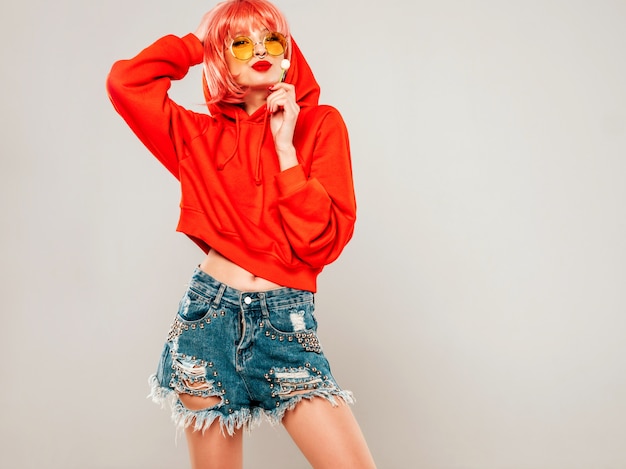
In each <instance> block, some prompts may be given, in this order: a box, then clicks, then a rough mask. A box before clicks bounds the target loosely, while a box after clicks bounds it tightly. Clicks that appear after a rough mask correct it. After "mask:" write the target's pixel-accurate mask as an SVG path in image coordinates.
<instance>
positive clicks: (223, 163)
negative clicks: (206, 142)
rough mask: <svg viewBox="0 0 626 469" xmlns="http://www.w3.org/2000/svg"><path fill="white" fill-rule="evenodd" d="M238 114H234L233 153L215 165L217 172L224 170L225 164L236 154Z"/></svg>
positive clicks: (237, 147) (237, 146)
mask: <svg viewBox="0 0 626 469" xmlns="http://www.w3.org/2000/svg"><path fill="white" fill-rule="evenodd" d="M239 127H240V126H239V114H237V113H235V129H237V130H236V134H235V146H234V148H233V151H232V152H231V154H230V156H229V157H228V158H226V159H225V160H224V161H222V162H221V163H218V164H217V170H218V171H222V170H223V169H224V167H225V166H226V163H228V162H229V161H230V160H232V159H233V158H234V157H235V155H236V154H237V150H239V134H240V131H239Z"/></svg>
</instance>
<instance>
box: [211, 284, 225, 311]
mask: <svg viewBox="0 0 626 469" xmlns="http://www.w3.org/2000/svg"><path fill="white" fill-rule="evenodd" d="M224 291H226V284H224V283H222V284H220V288H219V290H217V293H216V294H215V299H214V300H213V307H215V308H217V307H218V306H219V305H220V301H222V295H224Z"/></svg>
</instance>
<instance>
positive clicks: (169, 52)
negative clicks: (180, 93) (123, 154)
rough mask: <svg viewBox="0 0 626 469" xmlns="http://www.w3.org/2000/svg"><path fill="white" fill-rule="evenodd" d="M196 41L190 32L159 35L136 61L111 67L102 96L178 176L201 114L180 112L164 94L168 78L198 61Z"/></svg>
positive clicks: (202, 120)
mask: <svg viewBox="0 0 626 469" xmlns="http://www.w3.org/2000/svg"><path fill="white" fill-rule="evenodd" d="M202 59H203V49H202V43H201V42H200V41H199V40H198V38H196V37H195V36H194V35H193V34H188V35H187V36H185V37H183V38H179V37H176V36H165V37H163V38H161V39H159V40H158V41H156V42H155V43H154V44H152V45H151V46H149V47H147V48H146V49H144V50H143V51H142V52H140V53H139V54H138V55H137V56H136V57H134V58H132V59H129V60H120V61H118V62H116V63H115V64H113V67H112V68H111V71H110V73H109V75H108V77H107V82H106V85H107V92H108V94H109V98H110V99H111V102H112V103H113V106H114V107H115V110H116V111H117V112H118V113H119V114H120V115H121V116H122V118H123V119H124V120H125V121H126V123H127V124H128V125H129V127H130V128H131V129H132V131H133V132H134V133H135V134H136V135H137V137H139V139H140V140H141V141H142V142H143V144H144V145H145V146H146V147H147V148H148V149H149V150H150V151H151V152H152V153H153V154H154V155H155V156H156V157H157V159H158V160H159V161H160V162H161V163H163V165H164V166H165V167H166V168H167V169H168V170H169V171H170V172H171V173H172V174H173V175H174V176H176V177H177V178H178V162H179V159H180V158H182V157H183V156H184V151H185V146H186V144H187V143H188V142H189V140H191V139H192V138H194V137H195V136H197V135H199V134H200V133H201V132H202V127H203V125H204V126H205V125H206V120H207V116H206V115H204V114H197V113H194V112H191V111H188V110H186V109H184V108H183V107H181V106H179V105H177V104H176V103H174V102H173V101H172V100H171V99H170V98H169V96H168V90H169V88H170V85H171V81H172V80H180V79H181V78H183V77H184V76H185V75H186V74H187V72H188V71H189V68H190V67H191V66H192V65H196V64H199V63H201V62H202Z"/></svg>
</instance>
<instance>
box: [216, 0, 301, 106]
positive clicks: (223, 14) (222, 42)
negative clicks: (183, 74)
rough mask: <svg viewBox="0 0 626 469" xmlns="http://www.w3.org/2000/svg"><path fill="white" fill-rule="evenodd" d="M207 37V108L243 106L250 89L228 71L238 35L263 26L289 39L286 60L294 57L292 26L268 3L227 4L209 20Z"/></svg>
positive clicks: (241, 1) (260, 0)
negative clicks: (229, 105) (244, 86)
mask: <svg viewBox="0 0 626 469" xmlns="http://www.w3.org/2000/svg"><path fill="white" fill-rule="evenodd" d="M205 21H206V22H207V35H206V37H205V38H204V80H205V82H206V89H205V97H206V100H207V104H214V103H218V102H224V103H240V102H242V99H243V97H244V96H245V94H246V89H245V88H243V87H241V86H239V85H238V84H237V83H236V82H235V80H234V78H233V76H232V75H231V74H230V71H229V70H228V65H227V64H226V59H225V58H224V54H225V53H226V54H228V53H230V52H228V48H229V47H230V43H231V41H232V40H233V38H234V35H235V34H237V33H241V32H247V31H252V30H253V29H254V28H258V27H259V26H262V27H263V28H267V29H268V30H269V31H276V32H279V33H281V34H283V35H284V36H285V37H286V38H287V50H286V51H285V57H286V58H289V56H290V53H291V46H290V39H289V25H288V24H287V20H286V19H285V17H284V15H283V14H282V13H281V12H280V11H279V10H278V8H276V7H275V6H274V5H272V4H271V3H269V2H268V1H266V0H226V1H224V2H222V3H219V4H218V5H217V6H216V7H215V8H213V9H212V10H211V11H210V12H209V14H208V15H207V16H206V17H205Z"/></svg>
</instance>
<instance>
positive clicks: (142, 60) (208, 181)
mask: <svg viewBox="0 0 626 469" xmlns="http://www.w3.org/2000/svg"><path fill="white" fill-rule="evenodd" d="M202 60H203V48H202V44H201V43H200V41H199V40H198V39H197V38H196V37H195V35H193V34H188V35H186V36H184V37H182V38H180V37H177V36H173V35H169V36H165V37H163V38H161V39H159V40H157V41H156V42H155V43H154V44H152V45H151V46H149V47H147V48H146V49H144V50H143V51H142V52H140V53H139V54H138V55H137V56H135V57H133V58H132V59H129V60H120V61H118V62H116V63H115V64H114V65H113V67H112V69H111V71H110V73H109V75H108V77H107V91H108V94H109V98H110V99H111V102H112V103H113V106H114V107H115V110H116V111H117V112H118V113H119V114H120V115H121V116H122V118H124V120H125V121H126V122H127V124H128V125H129V127H130V128H131V129H132V131H133V132H134V133H135V134H136V135H137V136H138V137H139V139H140V140H141V141H142V142H143V143H144V145H145V146H146V147H147V148H148V149H149V150H150V151H151V152H152V153H153V154H154V156H155V157H156V158H157V159H158V160H159V161H160V162H161V163H162V164H163V165H164V166H165V167H166V168H167V169H168V170H169V171H170V172H171V173H172V174H173V175H174V176H175V177H176V178H177V179H178V180H179V181H180V185H181V201H180V209H181V211H180V218H179V222H178V226H177V230H178V231H180V232H182V233H184V234H186V235H187V236H189V237H190V238H191V239H192V240H193V241H194V242H195V243H196V244H197V245H198V246H199V247H200V248H201V249H202V250H203V251H204V252H205V253H206V252H208V251H209V250H211V249H215V250H216V251H218V252H220V253H221V254H222V255H224V256H225V257H226V258H228V259H230V260H231V261H233V262H234V263H236V264H237V265H239V266H241V267H242V268H244V269H246V270H247V271H249V272H251V273H252V274H254V275H256V276H259V277H263V278H265V279H267V280H270V281H272V282H275V283H278V284H280V285H282V286H286V287H292V288H298V289H302V290H308V291H315V290H316V279H317V276H318V274H319V273H320V272H321V271H322V269H323V268H324V266H326V265H327V264H329V263H331V262H333V261H334V260H335V259H337V257H338V256H339V254H340V253H341V252H342V250H343V248H344V247H345V245H346V244H347V243H348V241H349V240H350V238H351V237H352V233H353V230H354V223H355V219H356V201H355V197H354V188H353V182H352V168H351V159H350V148H349V140H348V133H347V130H346V127H345V124H344V122H343V119H342V118H341V115H340V114H339V112H338V111H337V110H336V109H334V108H333V107H331V106H325V105H319V104H318V100H319V92H320V90H319V86H318V84H317V82H316V80H315V78H314V76H313V73H312V72H311V69H310V67H309V65H308V64H307V62H306V60H305V59H304V57H303V56H302V54H301V53H300V50H299V48H298V46H297V44H295V42H293V40H292V55H291V67H290V68H289V70H288V73H287V76H286V79H285V81H286V82H288V83H291V84H293V85H294V87H295V90H296V101H297V103H298V105H299V106H300V113H299V115H298V120H297V123H296V128H295V131H294V137H293V144H294V147H295V148H296V155H297V158H298V164H297V165H296V166H295V167H292V168H289V169H287V170H284V171H281V169H280V166H279V162H278V155H277V154H276V149H275V147H274V140H273V136H272V133H271V129H270V125H269V121H270V118H271V116H270V114H269V113H268V111H267V109H266V108H265V106H262V107H261V108H260V109H258V110H257V111H256V112H255V113H253V114H251V115H248V114H247V113H246V112H245V111H244V110H243V108H242V107H241V106H240V105H237V104H225V103H218V104H212V105H210V106H209V113H208V114H206V113H198V112H193V111H191V110H188V109H185V108H184V107H182V106H180V105H178V104H177V103H175V102H174V101H172V100H171V99H170V97H169V94H168V92H169V88H170V86H171V84H172V81H174V80H180V79H182V78H183V77H185V76H186V74H187V72H188V71H189V68H190V67H192V66H194V65H198V64H200V63H201V62H202ZM203 91H204V94H205V96H208V90H207V88H206V85H204V88H203Z"/></svg>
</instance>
